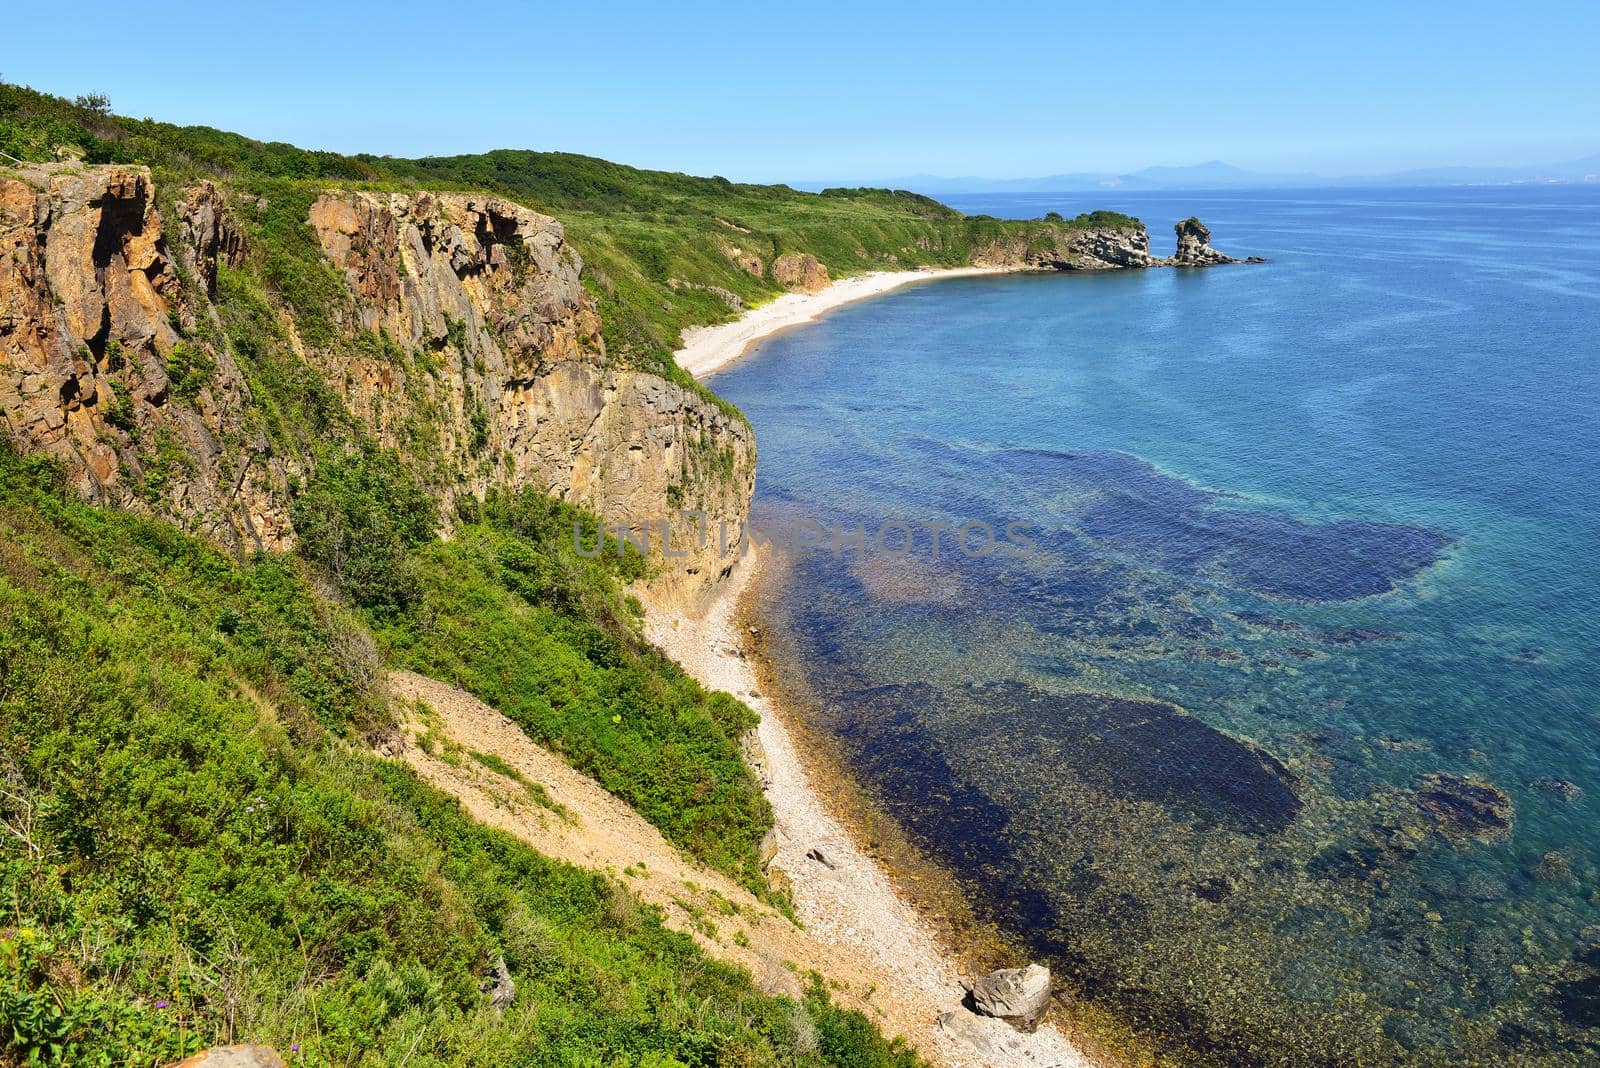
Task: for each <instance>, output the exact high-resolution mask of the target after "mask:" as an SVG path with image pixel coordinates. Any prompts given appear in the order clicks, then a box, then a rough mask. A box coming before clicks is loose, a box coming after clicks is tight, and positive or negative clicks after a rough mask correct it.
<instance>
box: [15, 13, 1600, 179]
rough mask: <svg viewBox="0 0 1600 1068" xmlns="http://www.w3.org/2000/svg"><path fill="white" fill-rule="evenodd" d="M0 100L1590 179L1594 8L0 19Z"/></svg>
mask: <svg viewBox="0 0 1600 1068" xmlns="http://www.w3.org/2000/svg"><path fill="white" fill-rule="evenodd" d="M5 21H6V32H5V40H4V41H3V42H0V77H3V78H4V79H5V80H7V81H13V82H23V83H27V84H30V85H33V86H34V87H36V88H39V89H45V90H48V91H51V92H56V93H60V94H63V95H68V96H71V95H75V94H77V93H82V92H87V91H90V90H100V91H104V92H107V93H109V94H110V95H111V98H112V103H113V106H114V107H115V109H116V110H117V111H118V112H119V113H122V114H126V115H134V116H139V117H143V116H152V117H155V118H159V119H165V120H169V121H173V122H180V123H204V124H207V125H212V126H218V127H222V128H224V129H230V130H236V131H239V132H241V133H247V134H250V135H252V136H255V137H259V138H262V139H264V140H285V141H292V142H294V143H296V144H299V145H303V146H306V147H312V148H329V149H336V150H340V151H346V152H356V151H370V152H379V153H392V154H396V155H427V154H441V153H452V152H471V151H481V150H484V149H489V148H507V147H509V148H540V149H562V150H567V151H574V152H584V153H589V154H592V155H598V156H604V157H607V158H609V159H615V160H618V161H621V162H626V163H633V164H637V165H641V166H650V167H663V168H668V169H672V170H684V171H689V172H692V173H698V174H710V173H717V174H723V175H726V176H728V177H730V178H735V179H743V180H797V181H798V180H805V179H813V178H821V179H838V178H849V179H855V178H863V179H865V178H874V177H893V176H902V175H908V174H914V173H930V174H943V175H972V174H976V175H981V176H984V177H998V178H1005V177H1023V176H1033V175H1040V174H1049V173H1055V172H1064V171H1075V170H1113V171H1121V170H1133V169H1137V168H1139V167H1144V166H1148V165H1153V164H1188V163H1197V162H1201V161H1203V160H1210V159H1222V160H1226V161H1228V162H1230V163H1234V164H1236V165H1239V166H1244V167H1248V168H1252V169H1263V170H1315V171H1318V172H1321V173H1325V174H1343V173H1374V172H1381V171H1387V170H1396V169H1402V168H1408V167H1417V166H1432V165H1439V164H1455V163H1466V164H1500V163H1504V164H1514V163H1537V162H1547V161H1555V160H1561V159H1566V158H1573V157H1578V156H1587V155H1591V154H1594V153H1596V152H1600V107H1597V106H1596V104H1597V102H1600V61H1597V60H1596V58H1595V56H1596V51H1597V45H1600V4H1596V3H1592V2H1590V3H1579V2H1559V3H1558V2H1549V3H1540V2H1537V0H1535V2H1530V3H1523V4H1520V5H1513V4H1510V3H1504V2H1502V3H1479V2H1475V0H1468V2H1460V3H1453V4H1444V3H1439V4H1427V3H1404V2H1399V0H1387V2H1367V0H1345V2H1343V3H1340V4H1330V5H1304V6H1303V9H1302V5H1298V4H1294V3H1292V2H1291V3H1283V2H1279V3H1273V4H1266V3H1229V2H1225V0H1222V2H1216V0H1213V2H1207V3H1193V2H1189V3H1165V2H1150V0H1144V2H1140V0H1123V2H1120V3H1105V2H1102V3H1095V4H1082V3H1070V2H1062V3H1053V4H1046V3H1038V4H1016V3H1006V2H999V0H996V2H989V3H982V4H975V3H971V2H967V3H963V4H959V5H958V4H945V3H939V2H931V3H922V4H907V5H904V6H889V5H873V4H869V3H867V2H864V0H862V2H857V3H834V2H831V0H801V2H794V3H781V4H774V3H760V2H752V0H747V2H746V3H743V4H720V3H718V4H697V5H693V6H692V7H688V6H683V5H678V4H673V3H670V2H662V0H652V2H634V0H619V2H611V3H604V2H599V3H597V2H593V0H563V2H561V3H555V4H545V3H527V4H515V3H500V2H491V3H477V4H463V3H457V4H440V3H417V2H411V0H396V2H393V3H383V4H378V3H366V2H362V3H351V4H335V3H332V2H325V3H317V4H308V3H301V2H280V3H275V4H271V5H266V4H261V5H244V4H237V5H229V4H226V3H217V2H216V0H207V2H205V3H188V2H176V3H161V4H148V5H139V6H137V7H133V8H130V7H129V6H128V5H127V4H126V3H119V4H115V5H113V4H108V3H99V2H95V0H91V2H85V3H76V4H71V5H60V4H45V3H38V2H34V3H27V4H17V5H12V6H11V7H10V10H8V11H7V13H6V16H5Z"/></svg>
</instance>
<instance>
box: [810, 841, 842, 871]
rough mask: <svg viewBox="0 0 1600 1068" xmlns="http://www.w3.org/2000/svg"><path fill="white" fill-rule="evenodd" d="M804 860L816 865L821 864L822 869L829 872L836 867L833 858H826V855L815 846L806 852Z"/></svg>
mask: <svg viewBox="0 0 1600 1068" xmlns="http://www.w3.org/2000/svg"><path fill="white" fill-rule="evenodd" d="M806 859H807V860H814V861H816V862H817V863H818V864H821V865H822V866H823V867H824V868H827V869H829V870H830V871H831V870H833V869H834V868H837V867H838V865H837V864H835V863H834V862H833V858H832V857H830V856H828V854H826V853H824V852H823V851H822V850H821V849H819V848H817V847H816V846H813V847H811V848H810V849H808V850H806Z"/></svg>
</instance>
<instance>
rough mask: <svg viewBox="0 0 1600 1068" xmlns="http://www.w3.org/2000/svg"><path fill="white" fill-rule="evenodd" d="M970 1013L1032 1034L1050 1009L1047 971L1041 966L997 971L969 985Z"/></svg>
mask: <svg viewBox="0 0 1600 1068" xmlns="http://www.w3.org/2000/svg"><path fill="white" fill-rule="evenodd" d="M971 1000H972V1009H973V1011H974V1012H976V1013H979V1014H980V1015H983V1016H993V1017H995V1018H996V1019H1000V1020H1004V1021H1005V1022H1006V1023H1008V1024H1010V1025H1011V1026H1012V1027H1015V1028H1016V1029H1017V1030H1019V1031H1026V1032H1030V1033H1031V1032H1033V1031H1034V1030H1036V1029H1037V1028H1038V1026H1039V1021H1040V1020H1042V1019H1043V1018H1044V1014H1045V1010H1046V1009H1048V1008H1049V1007H1050V969H1049V968H1046V967H1045V966H1044V965H1042V964H1030V965H1028V966H1027V967H1026V968H1001V969H1000V970H999V971H996V972H990V973H989V974H988V975H986V976H984V977H983V978H982V979H979V980H978V981H977V982H975V983H973V984H972V995H971Z"/></svg>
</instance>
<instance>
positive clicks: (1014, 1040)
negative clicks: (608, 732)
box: [645, 555, 1096, 1068]
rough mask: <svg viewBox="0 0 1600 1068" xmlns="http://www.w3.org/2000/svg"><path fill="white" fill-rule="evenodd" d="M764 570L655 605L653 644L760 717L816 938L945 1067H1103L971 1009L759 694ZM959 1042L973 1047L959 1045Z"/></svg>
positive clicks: (797, 884)
mask: <svg viewBox="0 0 1600 1068" xmlns="http://www.w3.org/2000/svg"><path fill="white" fill-rule="evenodd" d="M760 567H761V559H760V558H759V557H757V556H754V555H752V556H748V557H745V558H743V559H741V560H739V561H738V562H737V563H736V564H735V566H734V568H733V571H732V573H731V574H730V575H729V576H728V578H727V579H725V580H724V581H723V583H722V585H721V587H720V588H719V589H718V590H717V592H716V594H715V596H714V598H713V599H711V600H710V601H709V602H708V603H707V604H706V605H705V606H704V608H703V610H702V611H701V612H699V613H695V614H690V613H688V612H685V611H682V610H680V609H675V608H669V607H665V606H662V605H658V604H654V603H650V602H647V603H646V615H645V633H646V636H647V637H648V638H649V640H650V641H651V642H653V643H654V644H655V645H656V646H657V647H659V648H660V649H661V650H662V651H663V652H665V653H666V654H667V655H668V656H670V657H672V658H673V659H674V660H676V661H677V662H678V663H679V664H680V665H681V666H682V667H683V669H684V670H685V671H686V672H688V674H689V675H690V676H692V677H693V678H694V679H695V680H696V681H698V682H699V683H700V684H701V685H702V686H705V687H707V688H708V689H713V690H721V691H724V692H727V693H730V694H733V695H734V696H736V697H738V698H739V699H740V700H742V701H744V702H745V704H747V705H749V706H750V707H751V708H752V709H754V710H755V712H756V713H757V714H758V715H759V716H760V717H761V722H760V724H759V725H758V727H757V728H756V737H757V739H758V741H759V750H758V753H759V755H758V756H757V758H756V760H755V761H754V762H753V763H755V764H756V770H757V774H758V776H759V778H760V779H761V782H762V788H763V790H764V792H765V793H766V795H767V799H768V801H769V802H770V803H771V805H772V809H773V816H774V824H775V827H776V832H777V833H776V838H777V854H776V856H775V857H774V858H773V860H772V863H771V868H772V869H775V870H777V871H780V872H782V873H783V875H784V876H786V877H787V879H788V881H789V884H790V887H791V896H792V898H793V900H794V906H795V912H796V914H797V915H798V916H799V918H800V920H801V922H802V923H803V924H804V925H805V929H806V931H807V933H808V934H810V935H811V936H812V937H813V938H815V939H816V940H817V941H818V942H821V943H823V944H825V945H838V946H848V947H850V948H851V949H852V950H853V951H854V952H856V953H857V954H860V955H862V956H864V957H865V958H867V959H868V960H870V961H871V962H872V963H873V964H875V965H876V966H877V967H878V968H879V969H881V971H882V972H883V974H886V975H888V976H890V977H891V979H892V981H893V983H894V989H893V990H892V991H890V992H889V993H891V994H892V996H893V998H894V999H895V1000H896V1001H898V1002H900V1003H903V1004H906V1005H908V1006H912V1007H914V1014H915V1017H916V1019H917V1020H918V1022H919V1023H920V1026H919V1027H917V1028H914V1029H913V1031H912V1033H910V1034H907V1035H906V1036H905V1037H906V1038H907V1039H909V1040H910V1041H911V1042H912V1043H913V1045H915V1046H916V1047H917V1049H918V1051H919V1052H920V1053H922V1055H923V1056H924V1057H927V1058H928V1059H930V1060H932V1061H934V1062H935V1063H938V1064H946V1065H950V1066H952V1068H966V1066H978V1065H984V1066H990V1068H1012V1066H1030V1068H1031V1066H1051V1068H1091V1066H1092V1065H1094V1064H1095V1063H1096V1062H1095V1061H1094V1060H1091V1059H1090V1058H1089V1057H1088V1055H1087V1054H1085V1053H1084V1052H1083V1051H1082V1050H1081V1049H1080V1048H1079V1047H1078V1046H1076V1045H1075V1044H1074V1043H1073V1042H1072V1040H1071V1039H1070V1038H1068V1037H1067V1036H1066V1035H1065V1034H1063V1033H1062V1032H1061V1031H1060V1030H1059V1029H1058V1028H1057V1027H1056V1026H1055V1025H1054V1024H1052V1023H1049V1022H1046V1023H1044V1024H1042V1025H1041V1026H1040V1027H1039V1030H1038V1031H1036V1032H1035V1033H1033V1034H1031V1035H1029V1034H1022V1033H1020V1032H1018V1031H1015V1030H1013V1029H1012V1028H1011V1027H1010V1026H1009V1025H1007V1024H1005V1023H1002V1022H1000V1021H998V1020H991V1019H987V1018H984V1017H980V1016H977V1015H975V1014H973V1013H970V1012H968V1011H967V1010H965V1009H963V1008H962V1007H961V1001H962V998H963V997H964V995H965V988H964V987H963V986H962V985H961V979H962V975H961V971H960V968H959V965H958V964H957V961H956V959H955V956H954V954H952V953H950V952H948V951H947V950H946V949H945V948H944V947H943V946H941V945H940V940H939V938H938V936H937V934H936V933H935V928H934V925H933V924H932V923H931V922H930V921H929V920H928V919H927V918H926V917H925V916H923V915H922V914H920V913H919V912H918V910H917V908H916V907H915V906H914V905H913V904H912V903H910V902H909V901H908V900H907V899H906V898H905V897H904V896H903V895H901V894H900V893H899V892H898V891H897V890H896V889H895V887H894V884H893V881H892V880H891V878H890V875H889V873H888V871H887V870H885V868H884V867H883V866H882V865H881V864H880V863H879V862H878V861H877V860H876V859H874V858H873V857H872V856H871V855H870V854H869V853H868V851H867V850H866V849H865V848H863V845H862V844H861V843H859V842H858V841H856V839H855V837H854V836H853V835H852V834H851V832H850V829H849V828H847V827H846V825H845V823H844V822H843V821H841V820H840V819H838V818H836V817H835V815H834V813H833V812H831V811H830V810H829V805H828V803H827V800H826V799H825V796H824V793H823V791H821V790H820V789H818V787H817V785H816V780H815V773H814V771H813V769H812V768H811V767H809V766H808V764H807V761H806V760H805V758H804V757H803V755H802V753H801V748H800V746H799V745H797V743H796V739H795V737H794V736H793V732H792V731H791V730H790V728H789V727H788V726H787V725H786V723H785V713H784V710H783V709H782V708H781V707H780V706H779V705H778V703H777V702H776V701H775V700H774V699H773V698H772V696H771V695H770V694H768V693H765V692H763V691H762V690H761V689H760V687H759V684H758V681H757V677H756V670H755V667H754V666H753V663H752V660H751V653H750V651H749V649H748V645H749V643H748V642H747V641H746V637H747V633H746V631H747V628H745V627H742V626H741V625H740V618H741V602H742V601H743V600H744V598H745V596H746V594H747V593H748V591H749V590H750V589H751V587H752V584H753V582H754V580H755V579H756V577H757V572H758V570H759V568H760ZM1016 963H1018V964H1021V963H1025V962H1022V961H1018V962H1016ZM952 1010H953V1011H954V1012H955V1013H956V1014H957V1017H956V1021H955V1026H954V1028H953V1029H952V1028H946V1027H942V1026H941V1025H940V1016H941V1014H943V1013H947V1012H951V1011H952ZM960 1032H964V1033H965V1035H966V1036H967V1037H966V1039H965V1040H963V1039H962V1038H958V1037H957V1033H960ZM974 1038H975V1039H976V1040H977V1041H976V1043H974V1042H973V1039H974Z"/></svg>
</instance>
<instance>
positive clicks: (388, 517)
mask: <svg viewBox="0 0 1600 1068" xmlns="http://www.w3.org/2000/svg"><path fill="white" fill-rule="evenodd" d="M290 518H291V519H292V521H293V522H294V527H295V532H296V534H297V535H298V538H299V542H298V548H299V551H300V553H301V555H302V556H304V557H306V558H307V559H308V560H311V561H312V562H313V563H315V564H316V565H317V566H318V567H320V568H321V569H322V570H323V571H324V572H325V573H326V574H327V575H328V577H329V578H330V579H332V580H333V582H334V584H335V585H336V586H337V587H338V588H339V589H340V590H342V591H343V592H344V593H345V594H346V595H347V596H348V597H349V598H350V599H351V601H352V602H354V603H355V604H357V605H359V606H361V607H362V608H367V609H371V610H373V611H374V612H377V613H379V614H386V613H394V612H398V611H400V610H402V609H404V608H405V607H406V606H408V605H410V604H411V603H412V602H413V601H414V600H415V599H416V597H417V585H416V580H415V577H414V576H413V573H412V567H411V563H410V560H409V557H410V553H411V551H412V550H413V549H415V548H417V547H418V546H420V545H422V544H424V543H425V542H427V541H429V540H431V539H432V538H433V536H434V529H435V527H436V526H437V523H438V516H437V512H436V509H435V507H434V504H433V500H432V498H430V497H429V496H428V495H427V494H426V493H424V492H423V490H422V489H421V488H420V487H419V486H418V485H417V484H416V482H415V480H414V479H413V478H412V477H411V475H410V473H409V472H408V471H407V470H406V468H405V466H404V465H403V464H402V463H401V462H400V460H399V457H398V456H396V455H395V453H394V452H393V451H391V450H387V449H380V448H377V447H375V446H370V445H369V446H365V447H362V448H359V449H357V450H355V451H353V452H351V453H349V454H344V455H341V454H337V453H330V454H328V455H326V456H324V458H323V459H321V460H320V461H319V462H318V463H317V465H316V469H315V471H314V473H313V474H312V476H311V478H310V479H309V480H308V481H307V482H306V485H305V488H304V489H303V490H302V491H301V492H300V493H299V494H298V495H297V496H296V497H295V499H294V502H293V504H292V507H291V509H290Z"/></svg>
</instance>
